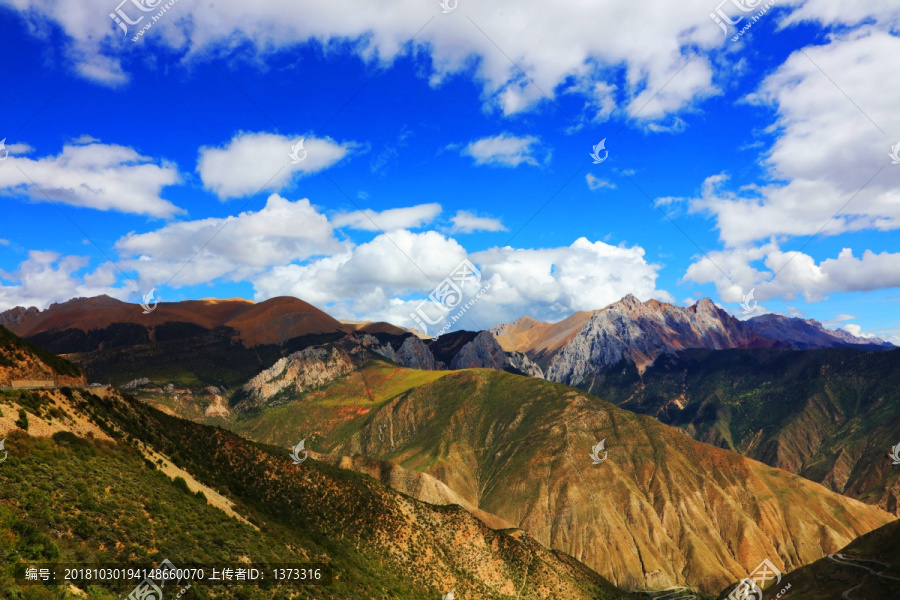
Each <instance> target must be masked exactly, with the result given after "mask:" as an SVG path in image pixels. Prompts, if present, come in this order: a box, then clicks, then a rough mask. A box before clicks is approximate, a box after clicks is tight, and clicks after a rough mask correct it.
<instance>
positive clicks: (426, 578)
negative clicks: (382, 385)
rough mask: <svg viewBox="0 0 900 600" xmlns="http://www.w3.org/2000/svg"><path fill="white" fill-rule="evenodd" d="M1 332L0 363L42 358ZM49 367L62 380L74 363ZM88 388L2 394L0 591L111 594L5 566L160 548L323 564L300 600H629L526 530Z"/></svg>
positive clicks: (196, 593) (124, 556)
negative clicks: (326, 572) (24, 576)
mask: <svg viewBox="0 0 900 600" xmlns="http://www.w3.org/2000/svg"><path fill="white" fill-rule="evenodd" d="M0 331H3V330H2V329H0ZM7 336H8V337H7V338H6V340H7V342H8V343H5V344H4V347H3V356H4V357H5V356H13V357H15V356H16V355H18V356H19V357H21V358H17V359H16V360H19V361H22V362H23V363H25V364H26V365H27V364H31V363H32V362H34V361H36V360H40V355H39V354H37V353H33V352H32V349H31V347H30V346H29V345H28V344H27V343H25V342H23V341H22V340H19V339H17V338H15V337H14V336H12V337H9V334H8V333H7ZM57 361H58V362H57V365H58V366H60V367H61V368H62V369H61V370H60V371H54V373H53V374H54V375H56V376H58V377H64V376H66V375H65V374H64V371H66V370H72V369H77V367H76V366H75V365H71V364H69V365H68V367H66V366H65V360H64V359H57ZM94 392H95V390H90V389H86V388H71V387H61V388H56V389H45V390H3V391H2V392H0V435H3V436H4V438H5V439H4V442H5V450H4V456H3V460H2V462H0V549H2V552H3V556H4V560H3V563H2V565H0V595H2V596H3V597H10V598H18V597H26V598H33V599H37V600H44V599H47V600H50V599H51V598H70V597H71V598H77V597H84V596H85V594H89V595H90V597H92V598H98V599H100V600H114V599H115V598H116V597H117V596H116V594H115V593H114V592H113V591H112V590H109V589H106V588H105V587H104V586H101V585H98V584H97V583H96V582H92V581H83V582H82V581H77V582H75V583H77V585H76V586H71V587H68V589H56V588H52V589H51V588H44V587H41V586H38V587H27V586H21V585H19V584H17V583H16V582H15V581H14V579H13V573H14V569H15V567H16V566H17V565H20V564H21V563H34V562H42V563H48V562H52V563H60V564H67V563H96V562H106V563H124V564H130V565H150V564H152V563H154V562H155V563H158V562H159V561H161V560H163V559H165V558H168V559H170V560H171V561H173V562H174V563H175V564H176V565H181V564H183V563H187V562H190V563H207V564H211V563H239V562H255V563H282V564H283V563H300V562H313V563H322V564H326V565H330V566H331V568H332V569H333V578H334V581H333V583H332V584H331V585H326V586H319V587H315V588H308V587H307V588H303V587H301V588H297V589H294V590H292V591H293V592H294V594H295V596H294V597H297V598H309V599H312V598H316V599H333V600H348V599H353V598H359V599H361V598H366V599H370V598H371V599H380V600H388V599H392V600H393V599H410V600H412V599H417V600H418V599H421V598H440V597H442V596H443V595H445V594H447V593H448V592H449V591H450V590H451V589H454V590H455V591H456V594H457V596H458V597H459V598H487V599H496V600H501V599H506V598H511V597H516V596H521V597H523V598H524V597H528V598H542V599H546V600H553V599H554V598H560V597H565V598H573V599H575V600H589V599H601V600H613V599H621V600H625V599H627V598H633V597H634V596H633V595H631V594H629V593H627V592H624V591H621V590H618V589H616V588H615V587H614V586H613V585H612V584H610V583H609V582H608V581H606V580H604V579H603V578H602V577H601V576H599V575H598V574H597V573H595V572H593V571H592V570H590V569H589V568H587V567H585V566H584V565H583V564H581V563H579V562H578V561H576V560H575V559H573V558H572V557H570V556H567V555H565V554H563V553H561V552H558V551H554V550H550V549H547V548H545V547H544V546H542V545H541V544H539V543H537V542H536V541H535V540H534V539H533V538H531V537H530V536H529V535H527V534H526V533H525V532H522V531H520V530H516V529H510V530H508V531H504V530H502V529H499V530H498V529H492V528H491V527H489V526H488V525H486V524H485V523H483V522H482V521H481V520H480V519H479V518H477V516H478V515H476V516H473V515H471V514H470V513H469V512H467V511H466V510H465V509H463V508H461V507H459V506H452V505H449V504H448V503H444V504H443V505H436V504H431V503H427V502H423V501H420V500H416V499H414V498H411V497H410V496H408V495H405V494H402V493H400V492H397V491H394V490H393V489H391V488H389V487H386V486H384V485H383V484H381V483H380V482H379V481H378V480H377V479H373V478H372V477H369V476H367V475H362V474H360V473H358V472H357V471H360V472H364V471H365V468H363V467H359V468H356V469H348V468H339V467H338V466H332V465H331V464H329V462H328V461H319V460H317V458H316V456H310V457H308V458H307V459H306V460H304V461H303V462H302V463H301V464H296V463H295V462H292V460H291V458H290V457H289V455H288V453H287V452H284V451H282V450H281V449H280V448H273V447H267V446H261V445H258V444H254V443H251V442H249V441H247V440H245V439H242V438H240V437H238V436H236V435H234V434H232V433H229V432H226V431H224V430H222V429H217V428H213V427H207V426H203V425H198V424H195V423H192V422H190V421H186V420H183V419H179V418H176V417H172V416H169V415H166V414H164V413H162V412H160V411H159V410H156V409H155V408H152V407H151V406H149V405H147V404H145V403H144V402H141V401H139V400H137V399H135V398H133V397H131V396H129V395H127V394H123V393H121V392H120V391H118V390H96V392H97V393H99V394H101V395H99V396H98V395H97V393H94ZM15 415H19V417H18V419H17V418H16V416H15ZM23 415H24V416H23ZM14 420H15V421H14ZM328 458H330V457H328ZM357 462H358V461H357ZM338 463H339V464H340V460H338ZM433 487H438V486H433ZM435 499H437V498H436V497H432V500H435ZM450 499H452V497H450ZM481 516H482V517H483V518H485V519H486V520H489V518H488V516H485V515H481ZM492 523H493V524H494V525H498V524H499V525H502V522H501V521H499V520H497V519H494V520H493V521H492ZM194 584H195V586H194V587H195V588H203V590H202V591H200V590H197V589H194V590H193V591H190V593H189V594H188V595H187V596H183V597H185V598H195V599H199V598H208V597H210V594H211V593H212V594H213V595H214V596H215V597H224V598H261V597H273V598H282V597H285V596H284V595H283V592H278V591H275V592H274V595H273V591H272V590H269V591H268V592H267V593H266V592H263V591H261V590H260V589H255V588H253V587H252V586H241V587H240V588H237V589H235V588H225V589H216V588H215V586H214V584H211V583H208V582H198V581H195V582H194ZM123 591H126V592H127V591H128V590H127V589H126V590H123ZM166 591H167V592H168V588H167V590H166ZM266 594H267V595H266ZM167 597H168V596H167Z"/></svg>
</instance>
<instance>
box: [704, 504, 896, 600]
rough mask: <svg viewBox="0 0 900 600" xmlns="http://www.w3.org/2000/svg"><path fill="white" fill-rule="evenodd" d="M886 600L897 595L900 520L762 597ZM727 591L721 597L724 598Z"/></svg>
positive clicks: (798, 573)
mask: <svg viewBox="0 0 900 600" xmlns="http://www.w3.org/2000/svg"><path fill="white" fill-rule="evenodd" d="M785 588H788V591H787V592H786V593H785V594H784V595H783V596H782V598H791V599H796V600H844V599H846V598H850V600H888V599H894V598H900V521H894V522H892V523H888V524H887V525H885V526H884V527H879V528H878V529H876V530H875V531H871V532H869V533H867V534H866V535H864V536H862V537H860V538H858V539H856V540H854V541H853V542H851V543H850V544H849V545H847V546H846V547H844V548H842V549H841V550H840V551H839V552H836V553H834V554H832V555H829V556H827V557H825V558H821V559H819V560H817V561H816V562H814V563H812V564H810V565H807V566H805V567H801V568H799V569H797V570H796V571H792V572H791V573H788V574H787V575H785V576H784V577H783V578H782V580H781V581H780V582H779V583H777V584H775V583H771V584H770V585H769V587H768V588H766V590H765V592H764V594H763V598H762V600H776V597H777V595H778V593H779V592H780V591H781V590H783V589H785ZM726 597H727V594H723V595H722V596H721V599H722V600H725V598H726Z"/></svg>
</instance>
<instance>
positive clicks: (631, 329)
mask: <svg viewBox="0 0 900 600" xmlns="http://www.w3.org/2000/svg"><path fill="white" fill-rule="evenodd" d="M490 331H491V333H492V334H493V335H494V337H495V338H496V339H497V341H498V343H499V344H500V346H501V347H502V348H503V349H504V350H506V351H507V352H512V351H516V352H522V353H524V354H525V355H526V356H528V358H530V359H531V360H532V361H534V362H535V363H537V365H538V366H540V367H541V368H542V369H543V371H544V373H545V376H546V378H547V379H549V380H551V381H557V382H560V383H567V384H569V385H586V384H589V382H590V379H591V378H592V377H595V376H597V375H598V374H599V373H601V372H602V371H603V370H604V369H606V368H608V367H611V366H612V365H615V364H617V363H619V362H620V361H621V360H623V359H625V360H628V361H630V362H632V363H634V364H636V365H637V366H638V368H639V370H643V369H644V368H646V367H647V366H648V365H650V364H653V362H654V361H655V360H656V359H657V358H658V357H659V356H661V355H663V354H673V353H675V352H678V351H680V350H684V349H689V348H694V349H710V350H722V349H733V348H794V349H810V348H836V347H856V348H861V349H869V350H878V349H890V348H893V345H891V344H889V343H887V342H884V341H883V340H878V339H868V338H858V337H855V336H853V335H851V334H850V333H849V332H846V331H840V332H839V333H836V332H833V331H831V330H828V329H825V328H824V327H823V326H822V325H821V323H819V322H818V321H812V320H809V321H804V320H803V319H795V318H789V317H782V316H779V315H763V316H761V317H755V318H753V319H750V320H748V321H740V320H738V319H736V318H735V317H733V316H732V315H730V314H729V313H728V312H726V311H724V310H722V309H720V308H718V307H717V306H716V305H715V304H714V303H713V302H712V300H710V299H708V298H703V299H701V300H699V301H698V302H697V303H696V304H694V305H692V306H689V307H686V308H685V307H680V306H674V305H672V304H667V303H665V302H660V301H659V300H655V299H651V300H648V301H646V302H641V301H640V300H638V299H637V298H636V297H634V296H632V295H630V294H629V295H628V296H625V298H623V299H622V300H619V301H618V302H615V303H613V304H610V305H609V306H607V307H606V308H604V309H602V310H598V311H594V312H579V313H575V314H574V315H572V316H571V317H569V318H568V319H565V320H564V321H561V322H559V323H555V324H552V323H543V322H540V321H536V320H535V319H532V318H530V317H523V318H521V319H519V320H518V321H515V322H514V323H511V324H505V325H498V326H496V327H494V328H492V329H491V330H490Z"/></svg>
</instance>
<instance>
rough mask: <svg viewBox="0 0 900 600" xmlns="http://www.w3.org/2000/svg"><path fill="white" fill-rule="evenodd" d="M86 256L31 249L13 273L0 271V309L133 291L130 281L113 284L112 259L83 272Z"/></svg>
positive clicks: (121, 296)
mask: <svg viewBox="0 0 900 600" xmlns="http://www.w3.org/2000/svg"><path fill="white" fill-rule="evenodd" d="M89 262H90V261H89V259H88V258H87V257H84V256H62V255H60V254H58V253H56V252H47V251H41V250H32V251H30V252H29V253H28V258H27V259H26V260H24V261H23V262H22V263H21V264H20V265H19V268H18V269H17V270H16V271H15V272H13V273H4V272H0V280H6V281H8V282H10V284H4V283H3V282H2V281H0V311H3V310H8V309H10V308H14V307H16V306H25V307H28V306H36V307H38V308H39V309H44V308H47V306H49V305H50V304H51V303H52V302H62V301H65V300H69V299H70V298H74V297H79V296H85V297H88V296H99V295H101V294H106V295H109V296H112V297H114V298H118V299H120V300H125V299H127V297H128V295H129V293H133V292H134V286H133V284H125V285H119V284H117V274H118V272H117V271H116V269H115V266H114V265H113V264H112V263H108V262H107V263H104V264H102V265H101V266H99V267H98V268H97V269H95V270H93V271H90V272H85V269H86V268H87V266H88V263H89Z"/></svg>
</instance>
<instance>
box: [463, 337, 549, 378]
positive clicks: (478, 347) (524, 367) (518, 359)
mask: <svg viewBox="0 0 900 600" xmlns="http://www.w3.org/2000/svg"><path fill="white" fill-rule="evenodd" d="M450 368H451V369H497V370H499V371H508V370H515V371H518V372H520V373H524V374H526V375H531V376H532V377H540V378H543V376H544V374H543V372H542V371H541V369H540V367H538V366H537V365H535V364H534V363H533V362H531V360H530V359H529V358H528V357H527V356H525V355H524V354H522V353H521V352H512V353H507V352H505V351H504V350H503V348H501V347H500V344H498V343H497V340H496V338H494V336H493V335H491V332H489V331H482V332H480V333H479V334H478V335H476V336H475V338H474V339H472V341H471V342H469V343H467V344H466V345H464V346H463V347H462V348H461V349H460V351H459V353H457V355H456V356H454V357H453V360H452V361H451V362H450Z"/></svg>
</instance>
